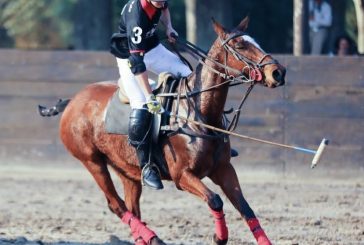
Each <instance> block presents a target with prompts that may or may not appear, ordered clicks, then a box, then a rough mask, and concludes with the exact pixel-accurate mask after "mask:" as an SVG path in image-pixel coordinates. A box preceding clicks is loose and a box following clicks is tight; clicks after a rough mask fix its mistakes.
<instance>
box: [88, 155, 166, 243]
mask: <svg viewBox="0 0 364 245" xmlns="http://www.w3.org/2000/svg"><path fill="white" fill-rule="evenodd" d="M97 159H98V161H95V160H86V161H83V164H84V165H85V167H86V168H87V169H88V170H89V172H90V173H91V174H92V176H93V177H94V179H95V180H96V182H97V184H98V185H99V187H100V188H101V190H102V191H103V192H104V194H105V197H106V200H107V202H108V205H109V208H110V210H111V211H112V212H113V213H115V214H116V215H117V216H118V217H119V218H120V219H121V220H122V222H123V223H125V224H127V225H129V226H130V229H131V232H132V235H133V238H134V240H135V242H136V244H138V245H145V244H153V245H164V243H163V242H162V241H161V240H159V238H158V237H157V235H156V234H155V233H154V232H153V231H152V230H150V229H149V228H148V227H147V226H146V225H145V224H144V223H143V222H141V220H140V219H139V218H138V217H136V216H135V215H133V214H132V213H131V212H130V211H128V209H127V207H126V205H125V203H124V201H123V200H122V199H121V198H120V197H119V195H118V194H117V192H116V190H115V186H114V184H113V182H112V179H111V177H110V172H109V170H108V168H107V164H106V161H105V160H103V159H102V157H98V158H97Z"/></svg>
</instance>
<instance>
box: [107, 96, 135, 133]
mask: <svg viewBox="0 0 364 245" xmlns="http://www.w3.org/2000/svg"><path fill="white" fill-rule="evenodd" d="M118 94H119V90H117V91H116V92H115V93H114V94H113V96H112V97H111V99H110V100H109V103H108V104H107V106H106V109H105V110H106V112H105V119H104V121H105V130H106V132H107V133H109V134H124V135H125V134H128V125H129V115H130V112H131V108H130V105H128V104H122V103H121V102H120V100H119V97H118Z"/></svg>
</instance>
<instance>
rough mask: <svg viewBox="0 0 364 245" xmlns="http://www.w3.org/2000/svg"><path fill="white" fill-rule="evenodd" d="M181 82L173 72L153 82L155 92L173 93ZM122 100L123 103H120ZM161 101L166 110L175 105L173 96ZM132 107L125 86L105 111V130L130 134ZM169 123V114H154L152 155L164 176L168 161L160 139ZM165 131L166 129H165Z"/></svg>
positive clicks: (161, 75) (116, 93) (110, 132)
mask: <svg viewBox="0 0 364 245" xmlns="http://www.w3.org/2000/svg"><path fill="white" fill-rule="evenodd" d="M178 84H179V79H178V78H176V77H175V76H173V75H172V74H171V73H161V74H160V75H159V77H158V81H157V83H154V84H151V87H152V90H153V94H155V95H157V94H159V93H173V92H175V90H176V88H177V86H178ZM120 101H121V102H122V103H120ZM159 102H160V103H161V105H162V106H163V108H164V109H165V110H166V111H171V109H172V105H173V97H163V98H161V99H160V98H159ZM130 112H131V108H130V105H129V98H128V96H127V95H126V93H125V91H124V88H122V87H119V89H118V90H117V91H116V92H115V93H114V94H113V96H112V97H111V98H110V100H109V102H108V105H107V106H106V109H105V113H104V122H105V130H106V132H107V133H109V134H119V135H127V134H128V123H129V120H125V118H129V115H130ZM167 124H169V116H167V115H166V114H153V127H152V130H153V132H152V138H153V147H152V151H153V153H152V157H153V158H154V159H153V160H154V161H153V162H154V163H156V164H157V165H158V167H159V170H160V172H161V175H162V176H165V177H168V176H169V172H168V169H167V163H166V162H165V159H164V156H163V153H162V150H161V149H160V147H158V146H159V144H158V141H159V138H160V133H161V128H162V127H163V126H166V125H167ZM163 132H164V131H163Z"/></svg>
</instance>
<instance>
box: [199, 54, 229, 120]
mask: <svg viewBox="0 0 364 245" xmlns="http://www.w3.org/2000/svg"><path fill="white" fill-rule="evenodd" d="M209 56H210V58H211V59H217V57H218V53H217V52H216V53H214V52H212V51H210V52H209ZM206 63H207V65H208V66H210V67H212V68H214V69H215V70H219V71H220V72H224V71H221V67H220V66H217V65H216V64H214V62H211V61H208V60H206ZM224 81H225V80H224V79H223V78H222V77H221V76H219V75H218V74H217V73H216V72H213V71H212V70H211V69H209V68H208V67H207V66H206V65H204V66H203V67H202V68H201V69H199V70H197V72H196V76H195V79H194V85H193V87H194V89H195V90H197V89H198V90H204V89H208V88H210V87H212V86H215V85H218V84H221V83H223V82H224ZM228 88H229V87H228V86H227V85H222V86H221V87H217V88H215V89H212V90H211V91H206V92H203V93H201V94H200V96H198V97H197V100H196V104H197V108H198V109H199V114H200V116H201V117H203V119H204V121H205V122H206V123H209V124H211V125H215V126H220V124H221V118H222V115H223V112H224V105H225V102H226V97H227V94H228Z"/></svg>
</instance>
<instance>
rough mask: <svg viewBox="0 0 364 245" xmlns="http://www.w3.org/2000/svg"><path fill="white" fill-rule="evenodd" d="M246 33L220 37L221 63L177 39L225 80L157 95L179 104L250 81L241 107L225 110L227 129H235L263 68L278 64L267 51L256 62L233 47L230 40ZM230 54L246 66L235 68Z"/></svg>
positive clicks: (203, 63)
mask: <svg viewBox="0 0 364 245" xmlns="http://www.w3.org/2000/svg"><path fill="white" fill-rule="evenodd" d="M244 35H246V34H245V33H244V32H237V33H234V34H232V35H230V36H228V37H227V39H225V40H223V39H221V38H219V40H220V42H221V45H222V47H223V48H224V50H225V58H224V63H220V62H218V61H216V60H214V59H212V58H210V57H209V56H207V53H206V52H205V51H203V50H201V49H200V48H198V47H197V46H195V45H194V44H192V43H190V42H188V41H186V40H185V41H181V40H180V39H177V42H178V43H179V44H181V45H183V46H184V47H186V48H188V49H189V50H190V51H192V52H193V53H194V54H195V55H197V56H199V57H200V59H199V63H200V64H201V65H202V66H203V67H206V68H207V69H209V70H211V71H212V72H214V73H216V74H217V75H219V76H220V77H222V78H223V79H224V80H225V81H224V82H222V83H219V84H217V85H213V86H210V87H208V88H204V89H200V90H194V91H189V92H187V89H186V90H185V91H186V93H185V94H181V86H179V88H178V92H177V93H162V94H158V95H157V97H171V96H172V97H175V98H177V101H178V104H179V101H180V99H181V98H187V99H188V98H190V97H192V96H196V95H198V94H201V93H203V92H207V91H211V90H213V89H216V88H218V87H222V86H225V85H228V86H229V87H231V86H236V85H240V84H244V83H248V84H250V85H249V88H248V89H247V91H246V93H245V95H244V97H243V98H242V99H241V101H240V104H239V107H238V108H237V109H235V110H234V109H233V108H231V109H230V110H228V111H225V112H224V125H227V126H226V128H227V130H229V131H234V130H235V128H236V126H237V123H238V121H239V117H240V112H241V108H242V107H243V105H244V103H245V101H246V100H247V98H248V96H249V94H250V92H251V91H252V89H253V88H254V86H255V84H256V82H260V81H261V80H262V79H263V75H262V71H261V70H262V69H263V68H264V67H265V66H266V65H272V64H278V61H276V60H275V59H273V58H272V57H271V55H270V54H267V53H263V56H262V57H260V58H259V60H258V61H256V62H255V61H253V60H251V59H249V58H248V57H245V56H244V55H242V54H240V53H239V52H238V51H236V50H235V49H234V48H233V47H231V46H230V45H229V42H230V41H231V40H234V39H235V38H238V37H242V36H244ZM175 51H176V52H177V55H178V56H179V57H180V58H181V59H182V60H186V59H184V58H183V57H182V55H181V54H180V53H179V52H178V50H177V49H175ZM229 54H231V55H233V56H234V58H235V59H236V60H239V61H241V62H243V63H244V64H245V66H244V67H243V68H242V70H241V71H239V70H237V69H235V68H233V67H230V66H228V64H227V61H228V56H229ZM267 57H270V58H271V60H270V61H267V62H264V60H266V58H267ZM206 61H210V62H212V63H213V64H215V65H217V66H219V67H221V68H223V69H224V72H220V71H219V70H217V69H215V68H214V67H212V66H211V65H210V64H208V63H206ZM188 65H189V64H188ZM189 66H190V65H189ZM230 73H233V74H235V75H231V74H230ZM245 74H248V75H245ZM177 108H178V105H177ZM232 112H234V116H233V119H232V120H231V121H229V120H228V119H227V116H226V114H230V113H232ZM176 114H178V111H177V112H176Z"/></svg>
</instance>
